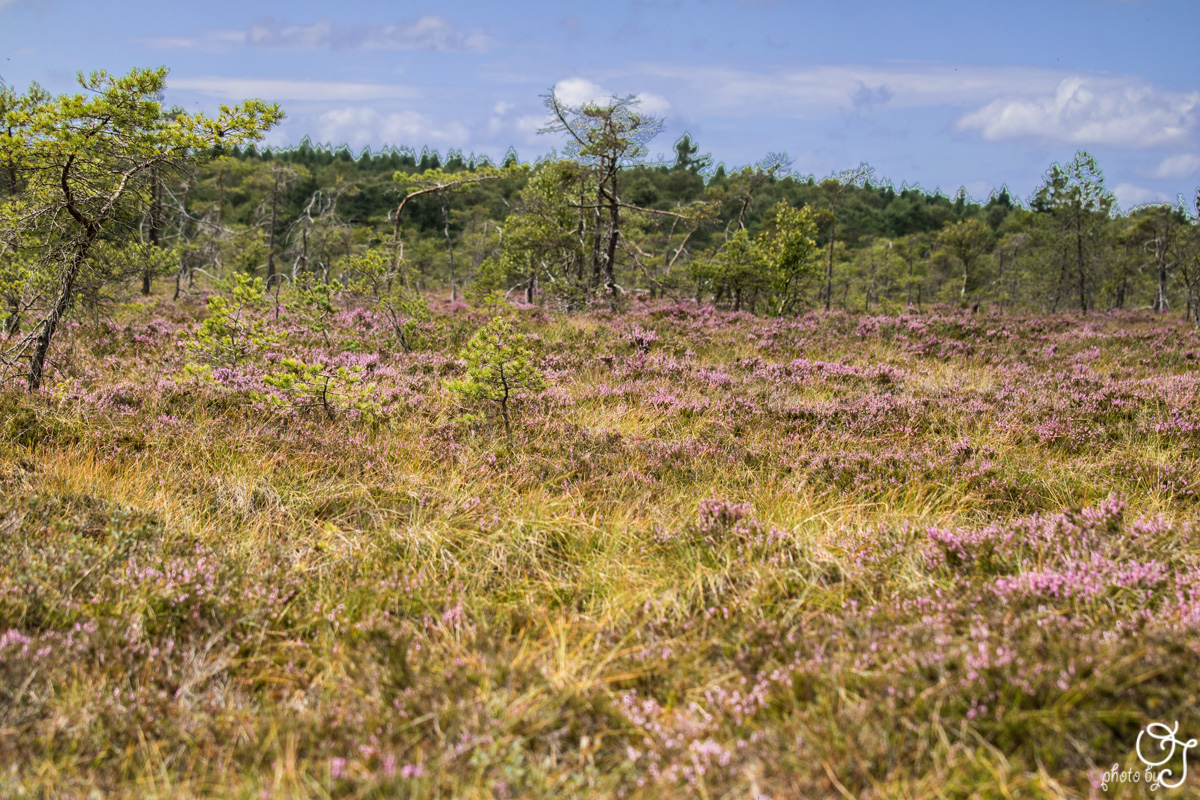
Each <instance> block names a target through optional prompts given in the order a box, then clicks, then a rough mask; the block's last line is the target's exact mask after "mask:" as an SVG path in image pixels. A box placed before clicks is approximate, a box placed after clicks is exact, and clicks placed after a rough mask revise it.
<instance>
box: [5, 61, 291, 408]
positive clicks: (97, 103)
mask: <svg viewBox="0 0 1200 800" xmlns="http://www.w3.org/2000/svg"><path fill="white" fill-rule="evenodd" d="M166 76H167V70H166V69H165V68H160V69H135V70H132V71H131V72H130V73H129V74H128V75H125V76H121V77H114V76H110V75H109V74H107V73H105V72H103V71H99V72H93V73H92V74H91V75H89V76H87V77H85V76H84V75H83V74H82V73H81V74H80V75H79V76H78V78H79V84H80V87H81V88H82V89H84V90H85V92H86V94H74V95H60V96H58V97H53V96H51V95H50V94H49V93H47V92H46V91H45V90H43V89H41V87H39V86H37V85H36V84H35V85H34V86H32V87H31V88H30V90H29V92H28V93H27V94H25V95H24V96H20V97H18V96H17V95H16V94H15V93H14V92H12V91H11V90H5V91H4V93H3V98H2V101H0V129H3V130H4V131H5V133H6V135H5V136H0V163H3V164H4V165H5V167H6V169H7V173H8V176H7V180H6V183H7V191H6V193H5V194H4V195H3V196H0V225H2V226H3V229H2V230H0V240H2V241H5V242H7V243H8V244H7V246H8V247H14V248H19V249H21V250H23V251H27V252H28V253H29V254H30V256H31V257H30V260H29V261H28V264H29V272H28V275H29V277H30V279H31V280H32V281H33V282H35V283H37V282H41V283H42V284H46V283H50V284H52V285H53V289H52V291H51V292H48V293H46V298H45V301H44V304H43V305H42V307H40V308H38V309H37V313H38V323H39V324H38V330H37V335H36V339H35V342H34V347H33V348H32V350H31V351H30V352H29V354H28V355H25V353H26V350H27V348H26V347H25V344H26V343H21V344H19V345H18V346H17V354H16V355H15V356H13V361H15V360H17V359H20V358H28V360H29V372H28V377H27V385H28V388H29V389H30V390H31V391H32V390H33V389H36V388H37V387H38V386H39V385H40V383H41V379H42V368H43V364H44V362H45V359H46V355H47V353H48V351H49V348H50V344H51V341H52V339H53V336H54V333H55V331H56V330H57V329H58V326H59V323H60V322H61V320H62V318H63V316H64V315H65V314H66V313H67V310H68V308H69V307H70V305H71V303H72V302H73V301H74V299H75V297H76V295H77V293H78V288H79V287H78V286H77V283H78V282H79V280H80V278H81V274H83V273H84V272H85V271H86V270H87V269H88V265H89V258H91V257H92V256H93V247H94V246H95V245H96V244H97V243H98V242H100V241H105V240H109V241H118V240H120V239H122V232H123V231H124V230H128V229H129V227H130V225H129V223H130V221H131V220H132V219H133V218H136V217H137V216H138V213H139V211H140V209H141V208H142V207H143V206H144V205H145V202H146V198H147V196H150V195H152V194H153V191H154V189H153V187H154V186H155V183H156V181H157V176H158V175H160V174H161V172H162V171H163V170H164V169H168V168H172V167H179V166H182V165H185V164H187V163H188V162H189V161H191V160H193V159H195V158H197V156H198V154H201V153H208V152H210V151H211V149H212V148H213V147H214V146H215V145H217V144H223V145H237V144H240V143H242V142H247V141H252V140H254V139H257V138H260V137H261V136H262V135H263V133H264V132H265V131H266V130H267V129H268V128H270V127H271V126H272V125H274V124H275V123H276V122H277V121H278V120H279V119H280V118H281V117H282V116H283V114H282V111H280V109H279V107H278V106H274V105H268V104H266V103H263V102H261V101H258V100H251V101H247V102H245V103H242V104H241V105H239V106H236V107H232V108H231V107H229V106H222V107H221V110H220V112H219V113H218V115H217V116H216V117H215V118H212V117H206V116H205V115H203V114H185V113H182V112H176V111H171V112H164V109H163V108H162V103H161V100H160V98H161V96H162V92H163V89H164V88H165V85H166ZM92 273H93V275H99V277H100V282H101V283H104V282H108V281H109V280H110V279H118V275H119V273H117V274H108V275H106V274H104V273H103V272H102V271H101V272H99V273H98V272H97V271H96V270H95V269H93V270H92ZM25 296H34V297H36V295H35V294H32V293H29V292H26V294H25ZM8 363H12V361H10V362H8Z"/></svg>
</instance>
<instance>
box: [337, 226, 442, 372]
mask: <svg viewBox="0 0 1200 800" xmlns="http://www.w3.org/2000/svg"><path fill="white" fill-rule="evenodd" d="M341 263H342V275H343V277H344V278H345V279H346V280H347V281H348V284H347V285H348V286H349V287H350V289H351V291H354V292H356V293H358V294H360V295H362V296H368V297H372V298H374V303H375V308H376V310H377V311H379V313H381V314H383V316H384V317H385V318H386V319H387V321H388V322H389V323H390V324H391V326H392V332H393V333H395V334H396V341H397V343H398V344H399V345H400V347H401V348H403V349H404V351H405V352H406V353H411V352H412V351H414V350H417V349H420V348H421V347H423V346H425V345H426V344H427V339H426V337H425V335H424V333H423V331H422V326H424V325H426V324H427V323H428V322H429V320H430V316H431V315H430V312H429V303H428V302H427V301H426V300H425V298H424V296H422V295H421V293H420V292H418V291H417V290H416V289H414V288H412V286H411V285H410V280H411V276H410V275H409V270H408V265H407V264H406V263H405V262H403V261H401V262H400V263H399V265H398V266H397V268H396V269H392V267H391V262H390V260H389V258H388V256H387V254H386V253H384V252H383V251H382V250H378V249H375V250H367V251H366V252H363V253H359V254H356V255H353V256H350V257H349V258H347V259H344V260H343V261H342V262H341Z"/></svg>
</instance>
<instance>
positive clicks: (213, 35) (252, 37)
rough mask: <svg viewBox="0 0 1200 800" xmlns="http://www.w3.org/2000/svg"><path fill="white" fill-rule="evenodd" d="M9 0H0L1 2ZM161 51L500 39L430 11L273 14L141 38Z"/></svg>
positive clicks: (440, 45) (448, 44) (454, 48)
mask: <svg viewBox="0 0 1200 800" xmlns="http://www.w3.org/2000/svg"><path fill="white" fill-rule="evenodd" d="M4 1H5V0H0V3H2V2H4ZM139 41H141V42H142V43H143V44H146V45H148V46H150V47H153V48H155V49H158V50H203V51H225V50H228V49H230V48H231V47H232V46H234V45H247V46H251V47H290V48H301V49H310V50H335V51H344V50H434V51H440V52H484V51H486V50H489V49H490V48H491V47H492V46H493V44H494V42H493V40H492V38H491V36H489V35H488V34H487V33H486V32H484V31H483V30H480V29H471V30H462V29H460V28H459V27H458V26H457V25H455V24H454V23H453V22H452V21H450V20H449V19H447V18H445V17H443V16H440V15H437V14H426V15H424V16H421V17H417V18H416V19H409V20H401V21H400V22H397V23H396V24H394V25H384V24H380V25H341V24H338V23H336V22H334V21H333V20H330V19H323V20H319V21H317V22H314V23H313V24H311V25H295V24H292V23H289V22H287V21H285V20H280V19H275V18H274V17H267V18H264V19H260V20H258V21H257V22H255V23H254V24H253V25H251V26H250V27H249V28H246V29H235V30H229V29H221V30H210V31H204V32H202V33H200V34H198V35H195V36H160V37H152V38H144V39H140V40H139Z"/></svg>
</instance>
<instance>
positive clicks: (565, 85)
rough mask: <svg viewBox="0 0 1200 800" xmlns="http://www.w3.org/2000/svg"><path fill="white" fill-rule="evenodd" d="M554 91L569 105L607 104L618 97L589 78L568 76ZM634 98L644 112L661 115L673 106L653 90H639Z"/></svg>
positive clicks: (557, 84) (555, 86)
mask: <svg viewBox="0 0 1200 800" xmlns="http://www.w3.org/2000/svg"><path fill="white" fill-rule="evenodd" d="M554 93H555V94H556V95H557V96H558V99H559V100H560V101H562V102H563V103H565V104H566V105H568V106H578V105H583V104H584V103H595V104H597V105H606V104H608V103H610V102H612V100H613V98H615V97H618V95H615V94H614V93H613V92H610V91H609V90H608V89H605V88H603V87H601V86H600V85H598V84H595V83H592V82H591V81H589V80H588V79H587V78H567V79H566V80H561V81H559V82H558V83H556V84H555V85H554ZM633 99H634V100H636V101H637V103H638V110H639V111H641V112H642V113H643V114H651V115H653V116H656V117H661V116H663V115H664V114H666V113H667V111H668V110H670V108H671V102H670V101H669V100H667V98H665V97H663V96H662V95H660V94H654V93H652V92H637V93H635V94H634V95H633Z"/></svg>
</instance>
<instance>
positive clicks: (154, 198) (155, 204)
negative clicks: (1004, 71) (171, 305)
mask: <svg viewBox="0 0 1200 800" xmlns="http://www.w3.org/2000/svg"><path fill="white" fill-rule="evenodd" d="M161 227H162V185H161V184H160V183H159V180H158V166H157V165H156V166H154V167H151V169H150V246H151V247H152V248H154V249H155V250H157V249H158V246H159V229H160V228H161ZM151 266H152V265H151V264H147V265H146V266H145V267H144V268H143V269H142V294H144V295H149V294H150V282H151V280H152V279H153V277H154V274H153V271H152V269H151Z"/></svg>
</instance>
